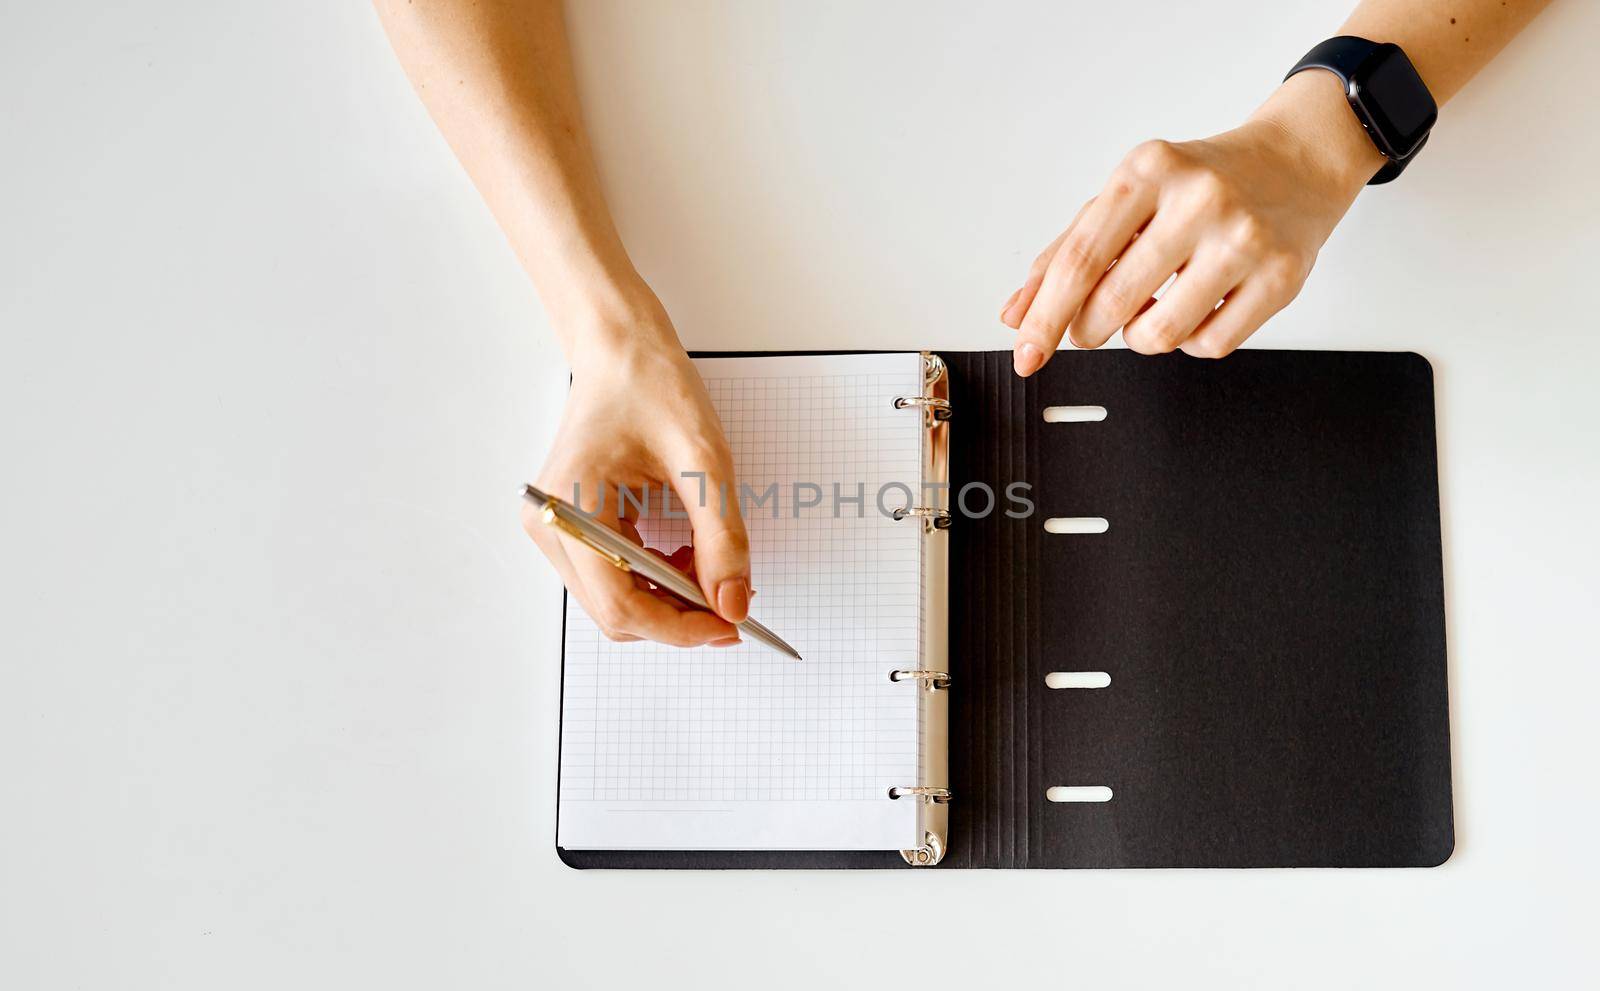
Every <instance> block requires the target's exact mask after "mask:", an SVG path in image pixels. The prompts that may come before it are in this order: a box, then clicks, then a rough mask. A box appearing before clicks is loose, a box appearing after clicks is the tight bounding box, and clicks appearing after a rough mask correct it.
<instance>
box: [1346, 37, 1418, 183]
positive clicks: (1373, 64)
mask: <svg viewBox="0 0 1600 991" xmlns="http://www.w3.org/2000/svg"><path fill="white" fill-rule="evenodd" d="M1350 101H1351V103H1353V104H1354V105H1355V107H1356V110H1357V112H1358V113H1360V114H1361V115H1362V117H1363V119H1364V120H1366V121H1367V123H1368V124H1369V125H1370V130H1371V132H1372V135H1373V137H1374V138H1375V139H1377V142H1378V145H1379V150H1381V151H1383V152H1384V154H1386V155H1388V156H1389V157H1390V158H1407V157H1409V156H1410V155H1411V153H1412V152H1414V151H1416V150H1417V146H1418V145H1420V144H1422V141H1423V139H1424V138H1426V137H1427V136H1428V131H1429V129H1431V128H1432V127H1433V124H1434V122H1435V121H1436V120H1438V119H1439V108H1438V106H1437V105H1436V104H1435V103H1434V102H1433V97H1432V96H1430V95H1429V94H1428V87H1427V86H1426V85H1424V84H1423V82H1422V77H1421V76H1419V75H1417V70H1416V69H1415V68H1414V67H1413V66H1412V65H1411V60H1410V59H1408V58H1406V53H1405V52H1403V51H1401V50H1400V48H1399V47H1398V46H1396V45H1380V46H1378V49H1377V50H1376V51H1374V52H1373V53H1372V57H1370V58H1368V59H1367V60H1366V61H1365V62H1363V63H1362V64H1361V67H1360V68H1358V69H1357V70H1356V71H1355V73H1354V74H1352V75H1351V77H1350Z"/></svg>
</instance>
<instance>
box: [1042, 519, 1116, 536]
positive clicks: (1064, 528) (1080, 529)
mask: <svg viewBox="0 0 1600 991" xmlns="http://www.w3.org/2000/svg"><path fill="white" fill-rule="evenodd" d="M1109 529H1111V524H1110V523H1108V522H1106V519H1105V517H1103V516H1052V517H1050V518H1049V519H1047V520H1045V521H1044V532H1045V533H1105V532H1106V531H1107V530H1109Z"/></svg>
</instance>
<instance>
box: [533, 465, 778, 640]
mask: <svg viewBox="0 0 1600 991" xmlns="http://www.w3.org/2000/svg"><path fill="white" fill-rule="evenodd" d="M522 497H523V498H524V499H526V500H528V502H530V503H532V505H533V507H534V508H535V509H537V510H538V511H539V520H540V522H542V523H543V524H544V525H545V526H552V527H555V528H556V529H557V530H560V531H561V532H562V533H565V534H566V535H567V536H569V537H571V538H573V539H574V540H576V541H578V542H579V543H580V544H582V545H583V546H585V547H587V548H589V549H590V550H592V551H594V552H595V553H596V554H599V555H600V556H601V557H603V558H605V559H606V560H607V561H609V562H611V564H612V565H613V566H615V567H617V568H619V569H620V570H622V571H628V572H632V573H633V574H636V575H638V576H640V577H641V578H644V579H646V580H648V581H649V582H651V583H652V584H654V585H656V586H658V587H660V588H664V589H666V590H667V591H668V592H671V593H672V594H673V595H675V596H677V597H678V598H680V599H682V600H683V601H685V602H687V603H689V604H690V605H691V606H698V607H700V608H701V609H705V610H707V611H711V612H714V611H715V610H712V609H711V605H710V603H708V602H706V597H705V595H704V594H703V593H702V592H701V591H700V586H699V585H696V584H695V583H694V582H692V581H690V580H689V578H688V576H687V575H685V574H684V573H683V572H681V571H679V570H678V569H677V568H674V567H673V566H672V565H670V564H667V563H666V562H665V561H662V560H661V559H660V558H658V557H656V556H655V555H654V554H652V553H650V552H649V551H647V550H645V549H644V548H643V547H640V546H639V545H638V544H635V543H634V542H633V541H631V540H629V539H628V538H626V537H624V536H623V535H622V534H620V533H618V532H617V531H615V530H613V529H611V528H610V527H608V526H604V525H602V524H600V523H597V522H595V521H594V520H593V519H591V518H590V517H588V516H586V515H584V514H583V513H581V512H579V511H578V510H577V509H576V508H574V507H573V506H572V505H571V504H570V503H567V502H563V501H562V500H560V499H557V498H556V497H555V496H552V495H546V494H545V493H543V492H541V491H539V490H538V489H536V488H534V487H533V486H531V485H524V486H523V487H522ZM736 625H737V626H738V627H739V631H740V632H741V633H748V634H749V635H750V638H751V639H753V640H759V641H760V642H761V643H763V644H766V645H767V646H768V647H771V648H772V649H773V650H776V651H777V652H778V653H780V654H783V655H785V656H787V657H792V658H794V659H795V660H797V661H798V660H801V659H802V658H801V657H800V652H799V651H797V650H795V649H794V648H793V647H791V646H789V645H788V644H787V643H785V642H784V641H783V639H782V638H781V637H779V636H778V635H777V634H776V633H773V632H772V631H771V630H769V629H767V628H766V627H765V626H762V625H761V624H760V623H758V622H756V621H755V620H753V619H749V618H746V619H745V621H744V622H742V623H738V624H736Z"/></svg>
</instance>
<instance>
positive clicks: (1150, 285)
mask: <svg viewBox="0 0 1600 991" xmlns="http://www.w3.org/2000/svg"><path fill="white" fill-rule="evenodd" d="M1168 216H1169V212H1162V213H1157V214H1156V217H1155V219H1154V220H1152V221H1151V222H1150V224H1149V226H1147V227H1146V228H1145V229H1144V230H1143V231H1142V232H1140V233H1139V235H1138V236H1137V237H1135V238H1134V240H1133V243H1132V244H1130V245H1128V248H1127V250H1126V251H1124V252H1123V253H1122V257H1120V258H1118V259H1117V263H1116V264H1115V265H1113V266H1111V269H1110V270H1109V271H1107V272H1106V274H1105V275H1102V276H1101V277H1100V281H1099V282H1098V283H1096V284H1095V287H1094V288H1093V289H1092V290H1090V292H1089V298H1088V299H1086V300H1084V302H1083V306H1082V307H1081V308H1080V309H1079V310H1078V315H1077V316H1075V317H1073V318H1072V325H1071V327H1069V328H1068V333H1069V334H1070V335H1071V340H1072V343H1073V344H1074V345H1075V346H1076V347H1080V348H1097V347H1099V346H1100V345H1102V344H1104V343H1105V342H1106V341H1108V340H1110V339H1111V335H1112V334H1115V333H1116V332H1117V331H1118V330H1120V329H1122V327H1124V326H1125V325H1127V323H1128V322H1129V321H1130V320H1132V319H1133V318H1134V316H1135V315H1136V314H1138V312H1139V310H1140V308H1141V307H1143V306H1144V305H1145V303H1146V302H1147V301H1148V300H1149V299H1150V297H1151V296H1153V295H1154V294H1155V292H1156V290H1158V289H1160V288H1161V286H1162V284H1163V283H1164V282H1166V281H1167V279H1168V278H1170V277H1171V275H1172V273H1173V272H1176V271H1177V270H1178V269H1179V268H1182V267H1183V264H1184V262H1186V261H1188V259H1189V255H1190V253H1191V252H1193V251H1194V246H1195V238H1196V234H1195V232H1194V228H1193V226H1192V225H1190V224H1186V223H1183V222H1181V221H1176V220H1173V221H1169V220H1166V219H1165V218H1167V217H1168ZM1217 298H1218V299H1220V298H1222V297H1221V296H1220V295H1219V296H1218V297H1217Z"/></svg>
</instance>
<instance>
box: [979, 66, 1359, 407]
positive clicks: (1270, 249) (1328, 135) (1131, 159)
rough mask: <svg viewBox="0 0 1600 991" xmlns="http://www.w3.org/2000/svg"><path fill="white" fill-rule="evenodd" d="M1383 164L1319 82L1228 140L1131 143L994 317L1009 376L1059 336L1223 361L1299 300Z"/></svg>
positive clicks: (1043, 354)
mask: <svg viewBox="0 0 1600 991" xmlns="http://www.w3.org/2000/svg"><path fill="white" fill-rule="evenodd" d="M1319 77H1321V78H1319ZM1382 164H1383V157H1382V156H1381V155H1380V154H1379V153H1378V151H1377V149H1376V148H1374V147H1373V145H1372V144H1371V142H1370V141H1368V140H1367V137H1366V134H1365V133H1364V132H1363V131H1362V130H1361V127H1360V125H1359V124H1358V123H1357V122H1356V120H1355V117H1354V115H1353V114H1352V113H1351V112H1350V108H1349V107H1348V106H1347V105H1346V104H1345V99H1344V93H1343V91H1342V89H1341V87H1340V86H1339V83H1338V80H1337V79H1336V78H1335V77H1334V76H1332V75H1331V74H1329V73H1320V72H1307V73H1301V74H1299V75H1297V76H1294V77H1292V78H1291V79H1289V80H1288V81H1287V82H1286V83H1284V84H1283V86H1282V87H1281V88H1280V89H1279V91H1278V92H1277V94H1275V95H1274V96H1273V98H1272V99H1271V100H1269V101H1268V103H1267V104H1266V105H1265V106H1263V107H1262V109H1261V110H1260V111H1258V112H1257V113H1256V115H1255V116H1254V117H1252V118H1251V119H1250V121H1248V122H1247V123H1245V124H1244V125H1243V126H1241V127H1238V128H1235V129H1234V130H1231V131H1227V132H1225V133H1223V134H1219V135H1217V136H1216V137H1212V138H1207V139H1205V140H1203V141H1187V142H1183V143H1178V144H1173V143H1169V142H1166V141H1150V142H1146V143H1145V144H1142V145H1140V146H1139V147H1137V148H1135V149H1134V150H1133V152H1132V153H1130V154H1129V155H1128V157H1127V158H1126V159H1124V160H1123V162H1122V164H1121V165H1120V166H1118V168H1117V170H1116V171H1115V172H1114V173H1112V176H1111V181H1110V182H1109V183H1107V184H1106V187H1105V189H1103V190H1102V191H1101V193H1100V195H1098V196H1096V197H1095V198H1093V199H1091V200H1090V201H1089V202H1088V203H1087V204H1085V205H1084V207H1083V209H1082V210H1080V211H1079V212H1078V216H1077V218H1076V219H1074V220H1073V222H1072V224H1071V225H1070V226H1068V227H1067V229H1066V231H1065V232H1063V233H1062V234H1061V236H1060V237H1058V238H1056V240H1055V241H1054V242H1052V243H1051V244H1050V246H1049V247H1047V248H1045V250H1044V252H1043V253H1042V254H1041V255H1039V257H1038V259H1037V260H1035V261H1034V263H1033V268H1032V270H1031V271H1030V272H1029V273H1028V279H1027V281H1026V282H1025V283H1024V284H1023V286H1022V288H1020V289H1018V290H1017V291H1016V292H1015V293H1013V294H1012V295H1011V298H1010V299H1008V300H1007V301H1006V304H1005V306H1004V308H1003V309H1002V310H1001V314H1000V320H1001V322H1002V323H1004V324H1006V326H1008V327H1010V328H1012V329H1013V330H1016V331H1018V334H1017V339H1016V344H1015V347H1014V353H1013V362H1014V364H1015V367H1016V370H1017V374H1019V375H1023V376H1027V375H1032V374H1033V373H1034V372H1036V371H1038V370H1039V369H1040V368H1041V367H1043V366H1044V363H1045V362H1046V361H1048V360H1049V359H1050V356H1051V354H1053V353H1054V351H1055V350H1056V347H1057V346H1058V345H1059V344H1060V343H1061V339H1062V337H1063V336H1065V335H1069V334H1070V340H1071V341H1072V343H1073V344H1074V345H1076V346H1077V347H1080V348H1097V347H1099V346H1100V345H1102V344H1104V343H1105V342H1106V341H1107V340H1109V339H1110V338H1111V335H1113V334H1115V333H1116V332H1117V330H1118V329H1121V330H1122V337H1123V340H1124V341H1126V342H1127V345H1128V347H1130V348H1132V349H1133V350H1135V351H1139V352H1142V353H1145V354H1158V353H1162V352H1167V351H1171V350H1173V349H1174V348H1177V349H1181V350H1183V351H1185V352H1187V353H1189V354H1191V355H1195V356H1197V357H1204V358H1220V357H1222V356H1223V355H1226V354H1228V353H1230V352H1231V351H1233V350H1234V349H1235V348H1237V347H1238V346H1239V345H1240V344H1241V343H1243V342H1244V340H1245V338H1247V337H1249V336H1250V335H1251V334H1253V333H1255V331H1256V329H1257V328H1258V327H1260V326H1261V325H1262V323H1264V322H1265V321H1266V320H1267V318H1268V317H1270V316H1272V315H1273V314H1274V313H1276V312H1278V311H1279V310H1280V309H1282V308H1283V307H1284V306H1286V305H1288V303H1289V301H1290V300H1292V299H1294V297H1295V296H1296V295H1297V294H1298V293H1299V292H1300V287H1301V286H1302V285H1303V284H1304V283H1305V280H1306V276H1307V275H1308V274H1309V273H1310V271H1311V266H1312V263H1313V262H1314V261H1316V257H1317V251H1318V249H1320V248H1321V247H1322V245H1323V242H1325V241H1326V240H1327V239H1328V235H1329V234H1331V233H1332V232H1333V228H1334V226H1335V225H1336V224H1338V222H1339V220H1340V219H1341V218H1342V217H1343V216H1344V214H1345V211H1347V210H1348V209H1349V208H1350V204H1351V203H1352V202H1354V200H1355V198H1356V195H1357V194H1358V193H1359V192H1360V191H1361V188H1362V186H1363V185H1364V184H1365V183H1366V181H1367V180H1368V179H1369V178H1371V177H1372V174H1373V173H1374V172H1375V171H1377V169H1378V168H1379V166H1381V165H1382ZM1174 273H1176V274H1177V279H1176V280H1175V281H1174V282H1173V283H1172V285H1171V286H1169V287H1168V288H1167V290H1166V292H1164V293H1162V294H1161V298H1160V299H1159V300H1157V299H1155V298H1153V297H1154V295H1155V293H1156V292H1157V291H1158V290H1159V289H1160V288H1161V286H1162V285H1163V284H1164V283H1166V281H1167V279H1168V278H1169V277H1171V276H1172V275H1173V274H1174Z"/></svg>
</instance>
